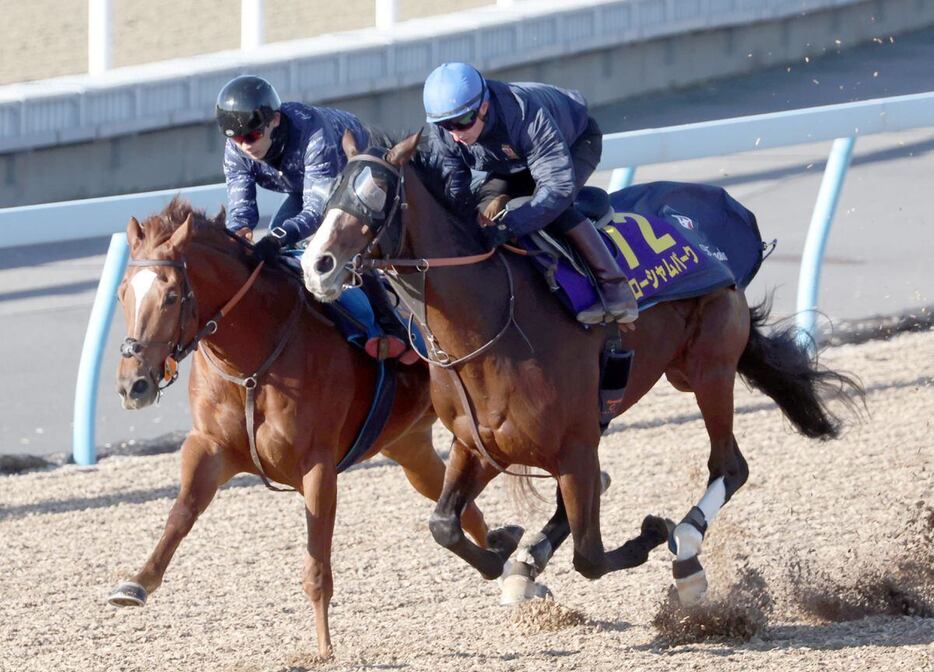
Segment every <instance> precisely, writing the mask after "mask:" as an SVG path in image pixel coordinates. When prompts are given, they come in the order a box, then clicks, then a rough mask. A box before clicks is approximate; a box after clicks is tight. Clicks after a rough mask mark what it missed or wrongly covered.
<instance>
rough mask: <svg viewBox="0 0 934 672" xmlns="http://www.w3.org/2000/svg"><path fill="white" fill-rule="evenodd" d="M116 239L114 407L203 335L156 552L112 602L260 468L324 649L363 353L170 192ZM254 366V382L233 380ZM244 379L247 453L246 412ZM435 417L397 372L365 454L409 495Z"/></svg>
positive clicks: (369, 368) (476, 528)
mask: <svg viewBox="0 0 934 672" xmlns="http://www.w3.org/2000/svg"><path fill="white" fill-rule="evenodd" d="M127 236H128V239H129V244H130V249H131V261H130V265H129V267H128V268H127V271H126V275H125V277H124V280H123V283H122V285H121V286H120V291H119V297H120V301H121V303H122V304H123V310H124V314H125V316H126V320H127V333H128V338H127V340H126V341H125V342H124V346H123V355H124V358H123V359H122V360H121V362H120V367H119V369H118V373H117V389H118V392H119V393H120V395H121V396H122V397H123V399H124V407H125V408H129V409H136V408H142V407H144V406H147V405H149V404H151V403H153V402H154V401H155V400H156V399H157V397H158V395H159V394H160V390H159V384H160V381H162V380H163V378H164V377H166V378H170V377H171V375H172V371H171V370H170V371H169V375H168V376H166V366H167V362H168V363H169V364H168V365H170V366H173V368H174V365H173V362H172V360H171V359H170V356H172V355H175V353H177V352H178V349H177V346H182V344H186V343H191V342H192V341H193V340H196V334H197V336H199V337H202V338H201V339H200V347H199V348H198V349H197V350H195V351H194V357H193V363H192V370H191V377H190V382H189V388H188V393H189V400H190V404H191V416H192V421H193V428H192V430H191V432H190V433H189V434H188V436H187V437H186V439H185V441H184V444H183V445H182V449H181V462H182V469H181V483H180V489H179V493H178V497H177V498H176V500H175V504H174V505H173V506H172V510H171V512H170V513H169V517H168V520H167V521H166V524H165V531H164V533H163V535H162V538H161V539H160V540H159V543H158V544H157V545H156V548H155V550H154V551H153V552H152V554H151V555H150V557H149V559H148V560H147V561H146V563H145V564H144V565H143V568H142V569H141V570H140V571H139V573H137V574H136V575H135V576H134V577H133V578H132V579H131V580H130V581H129V582H126V583H124V584H121V585H120V586H119V587H118V589H117V590H116V592H115V593H114V594H113V595H112V596H111V598H110V602H111V603H112V604H115V605H118V606H128V605H137V606H142V605H143V604H144V603H145V600H146V598H147V596H148V595H149V594H150V593H152V592H153V591H154V590H156V588H158V587H159V585H160V584H161V583H162V577H163V575H164V574H165V571H166V568H167V566H168V564H169V562H170V560H171V559H172V556H173V555H174V553H175V550H176V549H177V548H178V545H179V543H180V542H181V541H182V539H183V538H184V537H185V536H186V535H187V534H188V532H189V531H190V530H191V528H192V525H193V524H194V522H195V520H196V519H197V518H198V516H199V515H200V514H201V513H202V512H203V511H204V510H205V508H207V506H208V504H209V503H210V502H211V500H212V499H213V497H214V495H215V493H216V492H217V490H218V488H219V487H220V486H221V485H223V484H224V483H225V482H226V481H228V480H229V479H230V478H231V477H233V476H234V475H235V474H237V473H240V472H248V473H259V474H260V475H261V476H262V477H263V478H264V480H265V479H267V478H268V479H271V480H275V481H278V482H279V483H283V484H285V485H287V486H291V487H292V488H294V489H295V490H296V491H298V492H299V493H301V495H302V497H303V498H304V501H305V518H306V522H307V529H308V544H307V554H306V557H305V562H304V568H303V573H302V586H303V588H304V590H305V592H306V593H307V595H308V597H309V599H310V600H311V603H312V605H313V606H314V611H315V624H316V629H317V640H318V652H319V654H320V655H321V656H323V657H327V656H330V655H331V651H332V648H331V638H330V633H329V629H328V604H329V602H330V599H331V594H332V591H333V580H332V575H331V538H332V534H333V529H334V519H335V513H336V511H335V506H336V501H337V469H336V467H337V465H338V463H339V462H340V460H341V458H342V457H343V456H344V454H345V452H346V451H347V449H348V447H349V446H350V445H351V443H352V441H353V439H354V437H355V435H356V433H357V431H358V430H359V428H360V426H361V424H362V423H363V421H364V418H365V417H366V414H367V412H368V410H369V408H370V403H371V401H372V398H373V392H374V387H375V384H376V366H375V364H374V360H372V359H370V358H369V357H368V356H366V355H365V354H364V353H363V352H362V351H361V350H358V349H356V348H354V347H352V346H351V345H349V344H348V343H347V341H346V340H345V339H344V337H343V336H342V335H341V334H340V333H339V332H338V330H337V329H336V328H335V327H334V326H333V324H332V323H331V322H330V321H329V320H328V318H327V317H325V315H324V314H323V313H322V312H321V307H320V305H318V304H315V302H313V301H311V300H310V297H307V295H306V294H305V292H304V289H303V288H302V285H301V280H300V279H299V277H298V275H297V273H294V272H290V271H288V270H287V269H285V268H282V267H278V266H276V265H273V266H267V267H265V268H258V265H257V263H256V262H255V261H254V260H253V259H252V253H251V246H250V245H249V244H248V243H246V242H245V241H244V240H243V239H241V238H238V237H236V236H233V235H231V234H229V233H227V231H226V230H225V228H224V212H223V210H222V211H221V213H220V214H219V215H218V216H217V217H216V218H215V219H214V220H209V219H207V218H206V217H205V215H204V213H203V212H200V211H196V210H193V209H192V208H191V206H190V205H189V204H187V203H185V202H183V201H180V200H179V199H177V198H176V199H175V200H173V201H172V203H170V204H169V205H168V206H167V207H166V208H165V210H164V211H163V212H161V213H159V214H157V215H153V216H151V217H149V218H148V219H146V220H145V221H144V222H143V223H142V225H140V224H139V223H138V222H137V220H136V219H131V220H130V222H129V224H128V226H127ZM238 290H239V291H238ZM232 297H233V300H231V299H232ZM222 307H224V309H225V310H224V311H223V312H224V315H223V316H222V317H219V310H220V309H221V308H222ZM212 316H213V317H212ZM211 321H213V324H212V323H211ZM204 325H207V328H203V327H204ZM175 356H177V355H175ZM208 357H210V360H209V359H208ZM212 361H213V364H212ZM258 371H259V374H258V375H256V376H254V380H253V381H252V383H251V382H249V381H248V382H246V383H245V384H238V383H236V382H232V381H231V378H234V379H238V378H239V379H241V382H242V379H243V378H247V377H248V376H249V374H251V373H253V372H258ZM251 386H252V388H253V390H252V394H253V395H254V396H255V401H254V406H255V408H254V411H253V413H252V414H253V425H254V427H255V447H256V453H257V455H256V461H254V459H253V457H252V456H251V437H250V436H249V434H250V432H249V430H248V425H247V418H246V414H247V406H246V395H247V390H248V388H249V387H251ZM435 419H436V416H435V414H434V412H433V411H432V407H431V403H430V397H429V384H428V372H427V371H426V370H425V367H423V366H415V367H400V368H399V369H398V372H397V390H396V397H395V402H394V405H393V407H392V411H391V415H390V417H389V420H388V422H387V424H386V425H385V427H384V429H383V431H382V433H381V434H380V435H379V437H378V439H377V440H376V442H375V444H374V445H373V446H372V447H371V448H370V450H369V452H368V453H367V454H366V457H371V456H372V455H374V454H375V453H376V452H382V453H383V455H385V456H386V457H388V458H390V459H392V460H394V461H395V462H397V463H399V464H400V465H401V466H402V468H403V470H404V471H405V475H406V477H407V478H408V480H409V481H410V482H411V484H412V485H413V486H414V487H415V489H416V490H417V491H418V492H420V493H421V494H423V495H424V496H426V497H430V498H431V499H433V500H437V499H438V497H439V495H440V493H441V487H442V482H443V477H444V463H443V462H442V461H441V459H440V458H439V457H438V455H437V454H436V453H435V451H434V449H433V447H432V441H431V426H432V424H433V422H434V421H435ZM257 463H258V464H259V465H260V467H261V468H259V469H258V468H257V466H256V464H257ZM267 482H268V481H267ZM464 524H465V526H466V527H467V529H468V530H469V533H470V534H471V536H472V537H473V538H474V539H476V540H478V541H479V542H480V543H481V544H484V545H485V543H486V542H485V540H486V536H487V528H486V524H485V523H484V521H483V517H482V515H481V514H480V512H479V510H478V509H477V508H476V507H470V508H469V509H468V510H467V511H466V512H465V516H464Z"/></svg>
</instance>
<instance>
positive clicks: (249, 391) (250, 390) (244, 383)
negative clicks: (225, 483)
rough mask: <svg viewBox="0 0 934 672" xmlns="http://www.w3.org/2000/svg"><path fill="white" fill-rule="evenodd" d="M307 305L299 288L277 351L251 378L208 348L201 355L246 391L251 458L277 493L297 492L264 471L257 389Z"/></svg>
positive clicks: (220, 373)
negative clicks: (258, 436) (234, 372)
mask: <svg viewBox="0 0 934 672" xmlns="http://www.w3.org/2000/svg"><path fill="white" fill-rule="evenodd" d="M304 305H305V295H304V293H303V291H302V288H301V287H300V286H298V300H297V301H296V302H295V307H294V308H293V309H292V314H291V315H289V319H288V320H287V321H286V324H285V327H284V328H283V329H282V333H281V335H280V336H279V342H278V344H277V345H276V347H275V349H273V351H272V352H271V353H270V355H269V357H267V358H266V360H265V361H264V362H263V363H262V364H261V365H260V367H259V368H258V369H257V370H256V372H255V373H253V374H252V375H250V376H247V377H245V378H240V377H238V376H233V375H230V374H229V373H226V372H225V371H224V370H223V369H221V367H220V364H218V363H217V362H216V361H215V360H214V357H213V356H212V355H211V354H210V349H209V348H208V347H203V348H201V353H202V354H203V355H204V358H205V360H207V362H208V364H210V365H211V367H212V368H213V369H214V371H215V373H217V375H219V376H220V377H221V378H223V379H224V380H226V381H228V382H231V383H235V384H237V385H239V386H240V387H242V388H244V389H246V402H245V404H244V406H245V408H244V411H245V415H246V435H247V438H248V439H249V441H250V457H251V458H252V460H253V466H254V467H256V471H257V472H259V477H260V478H261V479H263V484H264V485H265V486H266V487H267V488H269V489H270V490H275V491H276V492H295V488H279V487H277V486H275V485H273V484H272V483H270V482H269V478H267V476H266V471H265V470H264V469H263V464H262V462H260V459H259V452H258V451H257V450H256V431H255V424H256V423H255V418H254V415H255V412H256V387H257V385H259V379H260V378H261V377H262V376H263V374H265V373H266V371H267V370H268V369H269V367H271V366H272V364H273V362H275V361H276V358H277V357H279V355H280V354H282V351H283V350H284V349H285V346H286V345H287V344H288V342H289V338H290V337H291V336H292V334H293V333H294V331H295V325H296V323H297V322H298V318H299V317H300V316H301V314H302V308H303V307H304Z"/></svg>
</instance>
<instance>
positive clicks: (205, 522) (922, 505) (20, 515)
mask: <svg viewBox="0 0 934 672" xmlns="http://www.w3.org/2000/svg"><path fill="white" fill-rule="evenodd" d="M824 361H826V362H827V363H829V364H831V365H832V366H834V367H835V368H840V369H845V370H847V371H850V372H853V373H855V374H857V375H859V376H860V377H861V378H862V380H863V382H864V384H865V386H866V388H867V392H868V394H867V398H866V401H867V405H868V415H867V417H866V418H865V420H864V421H863V422H862V424H853V425H851V426H850V428H849V429H848V430H847V431H846V433H845V435H844V436H843V438H842V439H840V440H838V441H836V442H831V443H817V442H811V441H806V440H804V439H802V438H800V437H798V436H797V435H795V434H794V433H793V432H792V431H791V429H790V427H789V425H788V423H787V422H785V421H783V419H782V417H781V415H780V413H779V412H778V411H777V410H776V408H775V407H774V406H773V405H772V403H771V402H770V401H769V400H768V399H766V398H764V397H762V396H761V395H758V394H754V393H750V392H748V391H747V390H746V389H745V387H744V386H743V385H742V384H738V386H737V389H738V394H737V408H738V413H737V418H736V430H735V432H736V436H737V440H738V442H739V445H740V447H741V448H742V449H743V451H744V453H745V455H746V458H747V459H748V461H749V466H750V472H751V474H750V478H749V482H748V483H747V485H746V486H745V487H744V488H743V489H742V490H741V491H740V492H739V493H738V494H737V495H736V496H735V497H734V498H733V500H732V501H731V502H730V503H729V504H728V505H727V506H726V508H725V509H724V510H723V511H722V513H721V514H720V516H719V517H718V518H717V520H716V521H715V523H714V525H713V526H712V528H711V530H710V532H709V533H708V537H707V540H706V542H705V552H704V554H703V556H702V558H703V560H704V563H705V565H706V567H707V570H708V576H709V579H710V582H711V593H710V598H709V602H708V604H707V605H706V606H705V607H704V608H702V609H701V610H699V611H697V612H692V613H687V612H683V611H681V610H679V609H676V608H674V607H672V605H671V604H669V603H668V601H667V600H668V597H667V592H668V588H669V585H670V582H671V579H670V575H671V574H670V573H671V555H670V554H669V553H668V551H667V550H665V549H663V548H659V549H656V550H655V551H654V552H653V553H652V555H651V556H650V559H649V561H648V562H647V563H646V564H645V565H643V566H641V567H638V568H636V569H633V570H630V571H627V572H620V573H616V574H612V575H609V576H606V577H604V578H602V579H600V580H599V581H588V580H586V579H584V578H583V577H581V576H580V575H578V574H576V573H575V572H574V571H573V568H572V566H571V548H570V544H567V545H565V546H564V547H562V548H561V549H560V550H559V551H558V553H557V554H556V556H555V558H554V559H553V560H552V563H551V565H550V566H549V568H548V570H547V571H546V573H545V575H544V577H543V580H544V581H545V582H546V583H547V584H548V585H549V586H550V587H551V589H552V590H553V591H554V594H555V597H556V601H555V602H539V603H537V604H535V605H533V606H531V607H528V606H527V607H524V608H504V607H500V606H498V604H497V602H498V596H499V590H498V586H497V585H496V583H494V582H484V581H483V580H482V579H480V577H479V576H478V575H477V574H475V573H474V571H473V570H471V569H470V568H469V567H467V566H466V565H465V564H464V563H462V562H461V561H460V560H459V559H457V558H455V557H454V556H453V555H450V554H449V553H448V552H447V551H445V550H443V549H442V548H440V547H439V546H436V545H435V544H434V542H433V541H432V540H431V537H430V534H429V532H428V527H427V520H428V516H429V513H430V511H431V508H432V505H431V503H429V502H428V501H427V500H424V499H422V498H421V497H420V496H419V495H417V494H416V493H415V492H414V491H413V490H412V489H411V488H410V487H409V485H408V484H407V483H406V481H405V479H404V478H403V475H402V472H401V470H400V469H399V468H397V467H395V466H392V465H391V464H389V463H388V462H387V461H385V460H383V459H381V458H379V457H378V458H376V459H375V460H373V461H371V462H370V463H368V464H367V465H366V466H365V467H364V468H356V469H354V470H352V471H351V472H349V473H347V474H345V475H343V476H341V478H340V481H339V486H340V492H339V501H338V520H337V529H336V532H335V542H334V555H333V558H334V582H335V593H334V600H333V602H332V605H331V631H332V635H333V638H334V646H335V658H334V660H333V661H331V662H328V663H323V664H322V663H316V662H315V661H314V658H313V656H312V653H313V651H314V625H313V616H312V611H311V608H310V605H309V604H308V602H307V600H306V597H305V595H304V594H303V592H302V590H301V587H300V584H299V580H300V571H301V565H302V554H303V550H304V536H305V530H304V516H303V513H302V502H301V499H300V498H299V497H298V496H297V495H294V494H276V493H270V492H268V491H266V490H265V489H264V488H263V487H262V486H261V485H260V484H259V481H258V480H257V479H255V478H253V477H248V476H241V477H238V478H236V479H234V481H232V482H231V484H230V485H228V487H226V488H225V489H223V490H222V491H221V492H220V493H219V495H218V497H217V498H216V499H215V501H214V503H213V504H212V505H211V507H210V508H209V509H208V510H207V512H206V513H205V515H204V516H203V517H202V518H201V520H199V521H198V523H197V524H196V526H195V528H194V530H193V531H192V533H191V535H190V536H189V537H188V538H187V539H186V540H185V541H184V542H183V543H182V545H181V547H180V549H179V552H178V553H177V555H176V557H175V559H174V561H173V563H172V565H171V566H170V568H169V571H168V573H167V575H166V580H165V583H164V584H163V586H162V588H161V589H160V590H159V591H157V592H156V593H154V594H153V595H152V596H151V597H150V600H149V603H148V604H147V606H146V607H144V608H142V609H116V608H113V607H110V606H108V605H107V604H106V603H105V598H106V596H107V595H108V593H109V591H110V590H111V589H112V587H113V586H114V585H115V584H116V582H118V580H120V579H121V578H124V577H126V576H128V575H130V574H132V573H133V572H134V571H135V570H136V569H137V568H138V567H139V566H140V565H141V563H142V562H143V560H144V559H145V558H146V556H147V555H148V553H149V552H150V551H151V549H152V547H153V546H154V544H155V542H156V540H157V538H158V536H159V534H160V532H161V529H162V525H163V523H164V520H165V516H166V513H167V512H168V510H169V508H170V506H171V503H172V500H173V498H174V496H175V493H176V490H177V479H178V470H179V456H178V454H177V453H170V454H166V455H160V456H154V457H114V458H109V459H106V460H104V461H103V462H101V463H100V465H99V466H98V467H97V468H95V469H89V470H88V469H79V468H76V467H59V468H55V469H51V470H46V471H39V472H30V473H26V474H21V475H15V476H6V477H0V577H2V578H0V670H3V671H6V670H11V671H12V670H17V671H27V670H36V671H40V670H41V671H42V672H46V671H49V670H53V671H64V670H74V671H79V672H84V671H92V670H94V671H104V670H106V671H115V670H125V671H143V670H146V671H150V670H172V671H178V670H197V671H207V670H211V671H229V672H247V671H250V672H253V671H286V670H288V671H293V672H297V671H300V670H375V669H379V670H407V671H408V670H410V671H415V670H425V671H437V670H483V671H484V672H493V671H498V670H564V669H573V670H588V671H591V670H606V671H608V672H609V671H617V670H624V669H633V670H658V671H669V670H671V671H674V670H678V671H679V672H681V671H683V670H692V669H698V670H743V671H748V670H776V671H778V670H782V671H784V670H798V671H801V670H912V671H919V672H920V671H922V670H934V562H932V560H934V551H932V549H934V509H932V504H934V501H932V496H931V495H932V489H934V478H932V470H934V449H932V443H931V438H930V437H931V431H932V423H934V421H932V413H931V411H932V409H934V378H932V374H934V332H927V333H920V334H907V335H902V336H899V337H898V338H895V339H893V340H891V341H884V342H883V341H875V342H870V343H866V344H862V345H847V346H841V347H836V348H832V349H831V350H828V351H827V352H826V353H825V354H824ZM446 445H447V444H446V442H445V436H444V432H443V430H441V429H439V430H438V431H437V434H436V446H437V447H438V448H439V449H442V450H443V449H444V448H446ZM600 452H601V460H602V465H603V468H604V469H605V470H607V471H608V472H609V473H610V474H611V475H612V477H613V479H614V481H613V485H612V487H611V488H610V490H609V491H608V492H607V494H606V495H605V496H604V498H603V510H602V521H603V522H602V524H603V536H604V540H605V541H606V543H607V545H612V546H615V545H618V544H619V543H621V542H623V541H624V540H625V539H627V538H629V537H630V536H632V535H633V534H634V533H635V531H636V530H637V529H638V525H639V522H640V521H641V519H642V517H643V516H644V515H645V514H647V513H650V512H654V513H660V514H663V515H666V516H669V517H671V518H676V519H680V517H681V516H683V515H684V513H685V512H686V511H687V510H688V508H689V507H690V506H691V505H692V504H693V503H695V502H696V500H697V498H698V497H699V496H700V494H701V493H702V491H703V487H704V484H705V482H706V468H705V464H706V459H707V452H708V448H707V440H706V435H705V432H704V429H703V424H702V422H701V420H700V417H699V414H698V412H697V410H696V407H695V406H694V403H693V400H692V398H691V397H689V396H687V395H683V394H680V393H677V392H675V391H674V390H673V389H672V388H670V387H668V386H667V385H666V384H661V385H659V386H658V387H657V388H656V389H655V390H653V392H652V393H651V394H650V395H649V396H648V397H647V398H646V399H644V400H643V402H642V403H640V404H639V405H638V406H636V407H635V408H634V409H632V410H631V411H630V412H629V413H628V414H627V415H626V416H625V417H624V419H621V420H618V421H617V422H616V423H614V425H613V426H612V427H611V433H610V434H609V436H607V437H606V438H605V440H604V442H603V445H602V447H601V451H600ZM549 498H550V493H549ZM479 503H480V505H481V506H482V508H483V510H484V512H485V514H486V516H487V519H488V521H489V522H490V523H491V524H493V525H497V524H501V523H504V522H518V523H521V524H523V525H525V526H526V528H527V529H537V527H538V526H539V525H540V524H541V523H542V522H543V521H544V520H545V519H546V518H547V516H548V515H549V514H550V511H546V510H542V511H538V512H534V513H520V512H519V511H518V510H517V507H516V506H515V505H514V504H513V502H512V501H511V500H510V498H509V497H508V495H507V488H506V487H505V481H504V479H502V478H501V479H498V480H497V481H495V482H494V483H493V484H491V486H490V487H489V488H488V491H487V492H485V493H484V494H483V495H482V496H481V498H480V500H479Z"/></svg>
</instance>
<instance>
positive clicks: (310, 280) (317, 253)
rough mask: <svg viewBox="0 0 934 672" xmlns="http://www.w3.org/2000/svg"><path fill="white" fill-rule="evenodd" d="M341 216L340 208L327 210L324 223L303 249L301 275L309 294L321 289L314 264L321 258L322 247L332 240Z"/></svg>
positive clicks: (342, 212)
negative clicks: (303, 277)
mask: <svg viewBox="0 0 934 672" xmlns="http://www.w3.org/2000/svg"><path fill="white" fill-rule="evenodd" d="M343 214H344V211H343V210H341V209H340V208H332V209H331V210H328V211H327V214H325V216H324V221H322V222H321V226H319V227H318V230H317V231H316V232H315V235H314V236H312V238H311V241H310V242H309V243H308V247H306V248H305V252H304V253H303V254H302V274H303V275H304V276H305V286H306V287H307V288H308V290H309V291H310V292H315V291H317V290H320V289H321V286H322V283H321V278H320V277H319V276H318V272H317V271H316V270H315V262H316V261H317V260H318V258H319V257H321V256H322V249H323V248H324V246H325V245H326V244H327V243H328V242H329V241H330V240H331V239H332V238H333V235H334V229H335V227H336V226H337V220H338V219H340V216H341V215H343ZM335 270H338V269H337V268H335V269H334V270H332V271H331V272H332V273H333V272H334V271H335Z"/></svg>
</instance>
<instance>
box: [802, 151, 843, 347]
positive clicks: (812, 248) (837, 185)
mask: <svg viewBox="0 0 934 672" xmlns="http://www.w3.org/2000/svg"><path fill="white" fill-rule="evenodd" d="M855 144H856V138H855V137H849V138H837V139H836V140H834V141H833V147H832V148H831V150H830V156H829V157H828V158H827V167H826V168H825V169H824V177H823V179H822V180H821V185H820V191H819V192H818V194H817V202H816V203H815V204H814V212H813V214H812V215H811V225H810V227H809V228H808V235H807V239H806V240H805V243H804V251H803V252H802V254H801V270H800V272H799V275H798V303H797V314H796V316H795V321H796V324H797V326H798V328H799V329H801V332H802V333H801V334H800V335H799V337H798V339H799V343H800V344H801V345H803V346H805V347H808V348H810V347H812V346H813V345H814V344H815V343H816V336H817V334H816V333H815V323H816V321H817V289H818V285H819V284H820V271H821V264H822V262H823V259H824V248H825V247H826V246H827V238H828V237H829V235H830V224H831V222H832V221H833V214H834V211H835V210H836V209H837V201H839V200H840V191H841V190H842V189H843V179H844V178H845V177H846V171H847V168H848V167H849V165H850V156H851V155H852V154H853V145H855Z"/></svg>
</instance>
